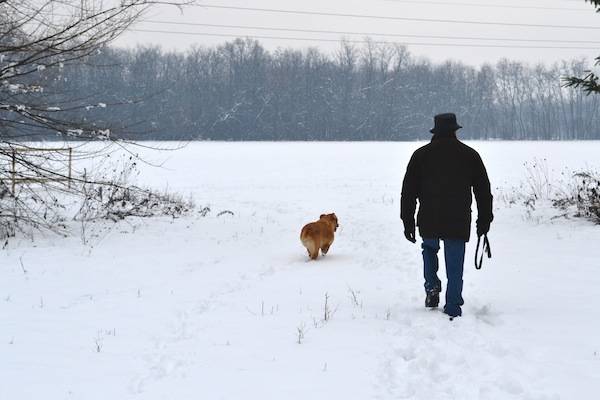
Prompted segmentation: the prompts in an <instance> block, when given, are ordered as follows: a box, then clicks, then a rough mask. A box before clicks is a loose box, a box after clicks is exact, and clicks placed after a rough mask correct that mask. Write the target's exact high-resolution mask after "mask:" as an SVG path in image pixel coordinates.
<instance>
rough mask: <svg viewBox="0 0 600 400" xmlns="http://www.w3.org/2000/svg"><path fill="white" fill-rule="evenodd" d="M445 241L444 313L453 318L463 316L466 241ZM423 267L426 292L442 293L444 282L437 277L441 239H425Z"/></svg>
mask: <svg viewBox="0 0 600 400" xmlns="http://www.w3.org/2000/svg"><path fill="white" fill-rule="evenodd" d="M442 240H443V241H444V258H445V260H446V276H447V277H448V285H447V288H446V305H445V306H444V312H445V313H446V314H448V315H450V316H452V317H456V316H459V315H462V310H461V309H460V306H462V305H463V304H464V303H465V302H464V300H463V298H462V289H463V269H464V262H465V243H466V242H465V241H464V240H455V239H442ZM421 247H422V248H423V265H424V267H425V268H424V272H425V291H426V292H429V291H431V290H436V291H441V290H442V282H441V281H440V279H439V278H438V276H437V272H438V269H439V261H438V256H437V253H438V251H439V250H440V239H423V244H422V245H421Z"/></svg>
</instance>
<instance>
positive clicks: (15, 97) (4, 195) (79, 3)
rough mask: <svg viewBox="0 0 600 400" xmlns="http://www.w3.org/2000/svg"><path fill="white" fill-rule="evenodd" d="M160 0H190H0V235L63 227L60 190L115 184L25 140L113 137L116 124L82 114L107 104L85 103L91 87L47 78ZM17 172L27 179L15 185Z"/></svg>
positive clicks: (179, 2)
mask: <svg viewBox="0 0 600 400" xmlns="http://www.w3.org/2000/svg"><path fill="white" fill-rule="evenodd" d="M158 4H165V5H167V4H168V5H175V6H183V5H187V4H190V2H189V1H188V0H172V1H160V0H115V1H108V2H106V1H102V0H0V162H1V163H0V237H2V236H10V235H11V234H14V230H15V229H16V227H18V226H21V225H20V224H19V223H20V222H22V223H25V224H29V225H30V226H33V227H35V228H42V227H43V228H48V229H52V230H55V231H63V228H64V224H63V222H62V218H61V217H60V216H59V214H60V213H59V212H58V210H59V209H60V208H61V205H60V199H59V196H60V195H61V194H71V195H74V194H75V195H80V196H81V195H83V193H85V191H83V190H82V186H81V185H84V184H96V185H98V184H107V185H108V184H111V185H113V189H115V188H116V187H117V186H119V185H116V186H114V182H112V183H110V182H102V181H93V180H90V179H89V177H88V176H87V175H81V174H80V175H72V174H71V172H70V171H71V169H70V168H69V170H68V171H66V170H65V169H64V168H59V165H57V164H65V163H66V162H67V161H66V158H65V157H61V155H60V154H61V152H60V151H59V152H55V153H45V152H39V151H34V149H32V148H31V146H28V145H27V144H25V143H24V142H23V141H24V140H27V139H32V138H35V137H36V136H38V135H46V136H47V135H54V136H55V137H58V138H61V139H63V140H67V139H77V140H81V139H84V140H104V141H107V142H112V143H115V142H116V141H117V138H118V134H119V132H115V131H114V130H113V129H111V126H109V125H107V124H104V123H102V122H101V121H96V120H94V119H93V118H87V117H86V116H84V114H83V113H84V112H85V111H89V110H92V109H95V108H105V107H107V106H111V105H113V104H106V103H101V102H99V103H90V102H89V99H90V97H91V96H90V94H89V93H66V94H65V93H57V92H54V91H53V90H51V85H50V83H51V82H53V81H54V80H60V79H61V78H62V77H61V74H62V71H63V70H64V68H66V67H67V66H69V65H74V64H79V63H82V62H83V60H85V59H86V58H87V57H89V56H90V55H94V54H97V53H98V52H99V51H101V49H103V48H104V47H105V46H107V45H108V44H109V43H111V42H112V41H113V40H114V39H115V38H117V37H118V36H119V35H121V34H122V33H123V32H124V31H125V30H126V29H127V28H128V27H130V26H131V25H132V24H134V23H135V22H136V21H137V20H138V19H139V18H140V16H141V15H142V14H143V13H144V12H146V11H147V10H148V9H149V8H150V7H151V6H154V5H158ZM102 149H103V150H95V151H82V152H80V153H79V155H78V156H77V157H80V158H86V157H98V156H101V155H102V154H106V153H105V152H104V151H106V149H107V147H104V148H102ZM69 160H70V159H69ZM68 162H69V163H70V161H68ZM17 179H20V180H21V181H23V182H27V183H25V184H23V185H20V186H19V190H18V191H17V190H16V189H15V182H16V181H17ZM10 182H12V188H11V187H9V184H10ZM121 189H122V190H125V189H126V188H121ZM100 198H102V196H100Z"/></svg>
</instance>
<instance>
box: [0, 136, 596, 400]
mask: <svg viewBox="0 0 600 400" xmlns="http://www.w3.org/2000/svg"><path fill="white" fill-rule="evenodd" d="M419 145H420V144H419V143H396V144H389V143H345V144H339V143H326V144H316V143H306V144H299V143H279V144H273V143H267V144H259V143H245V144H243V143H236V144H233V143H197V144H192V145H190V146H188V147H187V148H185V149H183V150H180V151H178V152H173V153H159V154H155V153H148V154H147V155H146V156H145V157H146V158H147V159H151V160H153V161H161V160H162V161H166V162H165V164H164V166H163V168H161V169H156V168H151V167H144V170H143V173H142V175H141V177H140V179H141V180H142V182H144V183H148V184H152V185H154V186H157V187H160V188H163V187H166V186H167V182H168V187H169V189H170V190H174V191H179V192H181V193H183V194H186V195H187V194H190V195H192V196H193V198H194V199H195V201H196V203H197V204H198V206H199V207H200V208H201V207H202V206H204V205H209V206H210V207H211V210H212V211H211V212H210V213H209V214H208V215H207V216H206V217H201V216H200V215H198V214H197V213H195V214H194V215H192V216H190V217H186V218H183V219H179V220H175V221H169V220H162V219H155V220H146V221H133V222H131V223H123V224H121V225H119V226H118V227H117V228H116V229H114V230H113V231H112V233H111V234H109V235H108V236H105V237H102V238H101V239H97V240H95V241H92V242H93V243H91V245H83V244H82V243H81V240H80V239H78V238H77V237H71V238H67V239H63V238H59V237H52V236H47V237H38V239H37V240H36V242H29V241H27V240H24V239H21V240H15V241H13V242H12V243H10V245H9V246H8V248H7V249H6V250H3V251H2V252H0V399H7V400H8V399H10V400H15V399H178V400H184V399H207V400H212V399H289V400H291V399H303V400H304V399H398V398H406V399H428V400H429V399H436V400H437V399H461V400H462V399H539V400H542V399H578V398H587V399H592V398H596V397H597V396H598V393H599V391H600V300H599V297H598V294H597V291H598V287H600V261H599V260H600V246H598V243H599V241H600V228H599V227H598V226H593V225H592V224H590V223H587V222H585V221H580V220H565V219H551V218H550V217H551V214H552V213H551V212H550V211H548V210H537V211H536V212H534V215H532V216H527V215H526V213H525V210H524V208H523V207H522V206H520V205H513V206H509V205H508V204H507V203H506V202H502V201H498V202H497V203H496V207H495V214H496V221H495V223H494V224H493V226H492V232H491V234H490V240H491V241H492V246H493V250H494V258H493V259H492V260H491V261H488V260H486V261H485V264H484V270H483V271H475V269H474V267H473V265H472V258H473V252H474V243H473V242H471V243H469V247H468V250H467V251H468V256H467V265H466V273H465V293H464V297H465V300H466V305H465V307H464V317H463V318H461V319H458V320H455V321H453V322H450V321H448V319H447V318H444V316H443V314H442V313H441V312H439V311H428V310H425V309H424V307H423V301H424V296H423V293H422V278H421V275H422V272H421V268H422V267H421V261H420V253H419V247H418V246H417V245H412V244H410V243H408V242H407V241H405V240H404V238H403V234H402V225H401V223H400V220H399V203H398V200H399V191H400V185H401V180H402V176H403V173H404V168H405V165H406V162H407V160H408V157H409V156H410V154H411V152H412V151H413V150H414V149H415V148H416V147H418V146H419ZM472 145H473V146H475V147H476V148H477V149H478V150H480V152H481V154H482V156H483V158H484V160H485V161H486V163H487V165H488V170H489V173H490V177H491V179H492V181H493V182H492V183H493V186H494V187H495V188H496V194H500V193H501V192H505V190H506V188H508V187H511V186H516V185H518V184H519V183H520V181H521V180H523V179H524V176H525V169H524V167H523V165H522V164H523V162H524V161H532V160H533V159H534V158H536V157H537V158H538V159H543V158H546V159H547V160H548V161H547V162H548V165H549V167H550V168H551V172H552V173H556V174H557V175H558V174H559V173H560V172H561V171H562V170H563V168H565V167H569V168H571V169H577V168H580V167H585V166H591V167H599V166H600V165H599V163H600V162H599V161H598V158H597V154H599V153H600V143H599V142H586V143H539V142H531V143H502V142H488V143H472ZM498 197H501V196H498ZM223 210H231V211H232V212H233V213H234V215H233V216H231V215H229V214H225V215H221V216H217V214H218V213H219V212H220V211H223ZM331 211H335V212H336V213H337V215H338V217H339V220H340V225H341V228H340V230H339V231H338V234H337V237H336V241H335V243H334V245H333V246H332V249H331V251H330V255H328V256H327V257H326V258H324V259H320V260H318V261H317V262H307V256H306V254H305V250H304V249H303V248H302V247H301V245H300V242H299V239H298V235H299V232H300V228H301V227H302V225H303V224H305V223H307V222H309V221H312V220H314V219H316V218H317V217H318V215H319V214H321V213H322V212H331ZM352 292H354V296H353V295H352ZM326 295H327V296H328V307H329V309H330V313H331V318H330V320H329V321H323V315H324V303H325V297H326ZM299 331H302V332H303V335H304V337H303V339H302V340H301V342H302V343H301V344H298V343H297V342H298V335H299Z"/></svg>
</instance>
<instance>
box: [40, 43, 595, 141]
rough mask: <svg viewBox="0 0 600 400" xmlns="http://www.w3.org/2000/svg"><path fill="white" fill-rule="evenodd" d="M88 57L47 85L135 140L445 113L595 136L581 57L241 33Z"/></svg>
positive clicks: (361, 134) (325, 128) (368, 127)
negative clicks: (478, 61)
mask: <svg viewBox="0 0 600 400" xmlns="http://www.w3.org/2000/svg"><path fill="white" fill-rule="evenodd" d="M84 61H85V62H83V63H71V64H65V65H64V66H63V67H62V68H59V69H57V70H56V71H55V72H53V73H52V74H44V75H42V76H43V79H44V80H45V82H44V83H43V85H44V87H45V93H44V94H40V95H44V96H48V95H51V96H54V97H55V98H57V99H60V98H61V97H64V98H65V102H66V101H67V99H68V100H69V101H72V99H73V98H74V97H77V98H78V99H79V100H81V99H84V100H85V102H86V104H89V105H90V106H89V107H84V108H81V107H78V108H75V109H73V110H72V111H68V112H69V113H71V117H72V118H74V119H79V120H81V121H89V120H95V121H98V123H103V124H105V125H108V126H111V127H112V128H111V132H113V134H117V133H118V134H119V135H121V136H123V137H126V138H130V139H137V140H140V139H148V140H174V139H177V140H181V139H191V140H227V141H241V140H323V141H333V140H339V141H350V140H355V141H362V140H373V141H388V140H389V141H402V140H415V139H424V138H427V136H428V135H429V133H428V132H429V129H430V128H431V125H432V117H433V115H434V114H436V113H441V112H455V113H456V114H457V115H458V118H459V122H460V123H461V124H462V125H463V126H464V129H463V130H462V131H461V137H463V138H467V139H504V140H581V139H600V96H597V95H587V94H586V93H584V92H583V91H581V90H578V89H574V88H566V87H564V79H565V77H567V76H581V75H582V74H584V73H585V71H586V70H587V69H589V66H590V65H591V62H590V60H586V59H573V60H563V61H558V62H556V63H555V64H553V65H542V64H539V65H529V64H526V63H522V62H519V61H513V60H509V59H503V60H501V61H499V62H497V63H496V64H486V65H482V66H478V67H475V66H470V65H467V64H464V63H461V62H460V61H457V60H449V61H446V62H443V63H435V62H432V61H431V60H428V59H426V58H421V57H415V56H413V55H411V53H410V51H409V49H407V48H406V47H405V46H401V45H391V44H377V43H372V42H370V41H367V43H366V44H364V45H360V46H357V45H355V44H352V43H347V42H344V41H343V40H342V41H341V42H340V46H339V49H338V51H336V52H332V53H324V52H322V51H319V50H318V49H316V48H312V47H308V48H306V49H303V50H297V49H277V50H274V51H268V50H267V49H266V48H265V47H264V46H263V45H262V44H261V43H260V42H258V41H256V40H251V39H237V40H234V41H231V42H228V43H225V44H222V45H220V46H215V47H194V48H191V49H189V50H188V51H186V52H174V51H163V50H161V49H160V48H158V47H139V48H135V49H119V48H111V47H105V48H103V49H102V50H100V51H97V52H95V53H94V54H93V55H90V56H87V57H86V59H85V60H84ZM58 103H60V101H58ZM63 111H65V110H63ZM44 136H45V137H46V138H49V137H48V134H47V133H45V134H44Z"/></svg>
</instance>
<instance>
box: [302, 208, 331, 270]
mask: <svg viewBox="0 0 600 400" xmlns="http://www.w3.org/2000/svg"><path fill="white" fill-rule="evenodd" d="M338 227H339V224H338V219H337V216H336V215H335V214H321V216H320V217H319V220H318V221H316V222H311V223H310V224H306V225H305V226H304V227H303V228H302V232H300V241H301V242H302V245H303V246H304V247H306V250H308V255H309V257H310V259H311V260H316V259H317V257H319V249H321V253H323V255H326V254H327V252H328V251H329V247H331V244H332V243H333V239H334V232H335V231H337V228H338Z"/></svg>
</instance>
